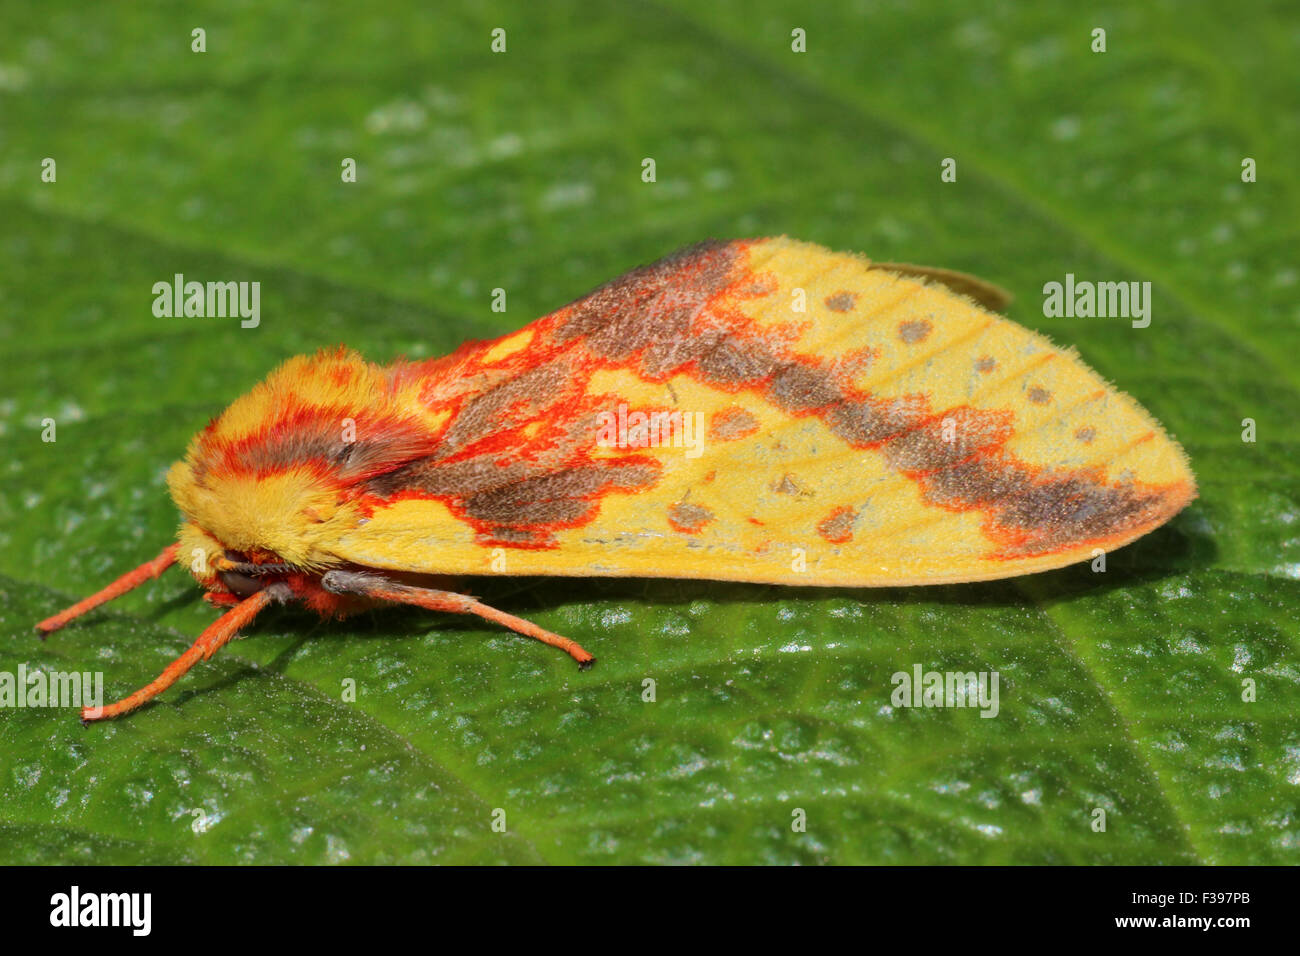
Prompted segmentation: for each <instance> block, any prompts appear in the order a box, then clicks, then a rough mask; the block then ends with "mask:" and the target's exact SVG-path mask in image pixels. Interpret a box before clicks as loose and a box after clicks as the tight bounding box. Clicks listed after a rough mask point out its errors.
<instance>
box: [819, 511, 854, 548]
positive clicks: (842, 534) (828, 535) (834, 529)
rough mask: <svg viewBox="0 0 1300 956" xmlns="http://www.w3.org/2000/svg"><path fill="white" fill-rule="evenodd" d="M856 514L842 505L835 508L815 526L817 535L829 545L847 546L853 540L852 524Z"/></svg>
mask: <svg viewBox="0 0 1300 956" xmlns="http://www.w3.org/2000/svg"><path fill="white" fill-rule="evenodd" d="M857 520H858V513H857V512H856V511H854V510H853V509H852V508H850V507H848V506H847V505H844V506H843V507H839V508H836V509H835V510H834V511H832V512H831V513H830V514H829V515H827V516H826V517H825V518H824V519H822V522H821V524H819V525H817V533H818V534H819V535H821V536H822V537H823V538H825V539H826V540H827V541H829V542H830V543H831V544H847V543H848V542H850V541H852V540H853V524H854V522H856V521H857Z"/></svg>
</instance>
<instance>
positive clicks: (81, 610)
mask: <svg viewBox="0 0 1300 956" xmlns="http://www.w3.org/2000/svg"><path fill="white" fill-rule="evenodd" d="M178 547H179V545H176V544H170V545H168V546H167V547H166V548H164V549H163V552H162V554H160V555H158V557H156V558H154V559H153V560H152V561H146V562H145V563H144V564H142V565H140V566H139V567H138V568H136V569H135V570H134V571H128V572H127V573H126V574H124V575H122V576H121V577H120V578H118V579H117V580H116V581H114V582H113V583H112V584H110V585H109V586H108V587H106V588H104V589H103V590H102V591H96V592H95V593H94V594H92V595H91V596H90V597H88V598H86V599H85V600H82V601H78V602H77V603H76V604H74V605H72V607H70V608H67V609H65V610H62V611H60V612H59V613H58V614H55V615H54V616H53V617H47V618H46V619H45V620H43V621H41V623H39V624H37V625H36V630H38V631H39V632H40V634H41V639H42V640H44V639H45V635H47V634H49V633H50V632H51V631H57V630H58V629H59V628H61V627H62V626H63V625H65V624H67V623H68V622H69V621H71V620H72V619H73V618H74V617H81V615H83V614H85V613H86V612H87V611H93V610H94V609H95V608H97V607H99V606H100V605H101V604H107V603H108V602H109V601H111V600H113V598H116V597H121V596H122V595H123V594H125V593H126V592H127V591H130V590H131V589H133V588H137V587H139V586H140V585H141V584H144V582H145V581H148V580H149V579H151V578H156V577H158V575H160V574H162V573H163V572H164V571H166V570H167V569H168V568H170V567H171V566H172V565H173V564H175V563H176V550H177V548H178Z"/></svg>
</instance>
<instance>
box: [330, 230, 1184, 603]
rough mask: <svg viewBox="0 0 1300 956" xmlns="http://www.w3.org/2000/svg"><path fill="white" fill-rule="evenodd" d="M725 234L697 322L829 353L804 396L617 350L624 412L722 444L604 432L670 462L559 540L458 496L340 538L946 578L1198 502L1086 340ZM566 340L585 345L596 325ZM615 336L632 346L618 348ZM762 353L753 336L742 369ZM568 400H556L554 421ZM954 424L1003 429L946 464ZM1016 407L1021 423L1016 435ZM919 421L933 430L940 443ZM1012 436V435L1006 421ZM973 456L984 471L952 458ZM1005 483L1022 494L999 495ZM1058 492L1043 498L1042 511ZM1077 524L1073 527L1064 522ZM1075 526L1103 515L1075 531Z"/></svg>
mask: <svg viewBox="0 0 1300 956" xmlns="http://www.w3.org/2000/svg"><path fill="white" fill-rule="evenodd" d="M723 248H724V249H725V250H728V255H730V256H731V259H730V260H729V265H728V268H727V271H726V275H725V277H724V278H722V279H717V278H710V280H709V284H707V288H706V289H705V293H707V294H705V293H700V295H699V296H697V299H695V300H692V299H690V297H689V296H687V297H685V301H691V302H692V305H691V308H692V309H693V312H692V314H691V315H690V316H689V318H690V325H689V326H688V327H686V329H685V330H684V331H681V325H680V322H679V323H678V325H676V326H673V328H676V329H678V330H679V331H678V333H677V334H681V335H696V336H700V335H707V334H708V333H709V332H710V331H711V330H713V331H716V330H718V329H724V328H725V329H727V330H729V331H728V333H727V334H728V335H729V336H730V338H728V339H724V341H728V342H733V343H740V342H742V341H752V342H755V343H761V348H762V350H764V351H762V352H761V354H762V355H764V356H766V355H769V354H777V353H779V354H780V355H782V356H786V357H787V358H786V359H783V361H785V362H786V365H780V366H776V367H778V368H786V367H787V365H788V364H789V362H790V361H791V360H790V359H789V358H788V357H789V356H794V357H797V359H798V362H799V363H801V364H800V365H799V366H798V368H799V369H800V370H805V369H806V370H807V371H806V373H805V374H804V376H803V378H802V379H800V388H802V389H803V391H802V392H800V393H799V396H800V397H798V398H795V399H790V398H789V397H788V395H787V393H785V392H778V391H777V390H776V387H775V386H774V385H772V384H771V382H770V380H769V381H768V382H767V384H754V383H753V382H749V381H748V380H742V378H741V377H739V373H736V372H735V371H734V369H732V368H730V367H728V369H727V374H730V375H731V376H732V377H731V378H730V379H723V378H720V377H719V376H720V375H721V374H722V373H718V374H715V375H714V376H713V377H712V378H710V377H709V376H708V375H703V374H701V372H700V371H699V369H700V368H702V367H704V366H705V364H706V363H707V360H706V359H699V360H697V361H695V362H694V363H687V364H685V365H683V366H682V367H681V368H678V369H675V370H673V369H671V368H670V371H669V372H668V373H667V374H651V373H648V372H647V368H648V367H649V361H650V360H649V359H646V358H644V356H643V355H642V354H641V353H638V354H637V356H633V357H631V358H629V359H628V360H626V361H623V362H618V361H610V360H608V359H601V360H600V361H595V360H593V361H592V362H591V363H589V365H588V366H583V374H585V375H587V376H588V377H587V379H586V383H587V385H586V387H587V390H588V392H590V394H592V395H593V396H597V395H598V396H606V397H608V400H609V401H610V402H611V403H613V404H611V408H612V407H613V405H614V404H617V403H622V404H623V405H624V406H626V407H627V408H630V409H660V410H669V411H677V412H682V413H685V414H686V415H689V416H692V419H691V420H692V422H693V423H696V424H698V425H699V426H701V429H700V433H699V434H698V437H699V438H700V439H701V440H702V442H701V445H700V447H699V448H698V449H693V448H689V447H681V445H680V444H677V445H672V446H667V447H665V446H660V447H636V448H627V447H618V446H612V447H611V446H609V445H606V444H594V443H593V444H592V445H591V447H589V448H588V449H587V450H586V451H585V452H584V453H583V454H584V456H585V459H584V460H587V461H589V462H595V463H597V464H599V463H601V462H617V461H620V460H624V459H626V460H632V459H636V460H641V461H644V460H647V459H652V460H653V461H655V462H657V463H658V473H657V478H656V480H655V481H654V482H653V484H652V486H650V487H648V488H644V489H640V490H628V491H626V492H625V491H621V490H618V489H614V490H605V491H602V492H601V493H600V494H599V495H598V496H596V497H595V498H594V499H593V500H594V503H595V507H594V513H593V514H591V515H589V516H587V518H585V519H584V520H583V521H582V522H581V523H577V524H575V526H572V527H557V528H555V529H553V531H552V532H551V533H550V534H548V535H547V537H546V538H545V540H542V541H536V540H534V541H531V542H529V543H527V544H525V545H519V544H516V543H514V542H512V541H509V540H506V539H502V540H493V539H492V536H491V535H486V536H485V534H484V531H483V527H482V525H481V524H480V525H476V524H475V523H473V522H471V521H467V520H466V516H465V514H464V511H463V509H461V508H459V506H458V505H457V502H456V501H455V500H450V499H447V498H446V497H441V498H432V497H425V498H410V497H408V498H402V497H401V496H394V498H393V500H391V501H388V502H384V503H381V504H380V505H378V506H376V507H374V508H373V510H372V512H371V514H370V515H369V517H368V519H366V520H364V521H363V523H360V524H358V525H357V526H356V527H354V528H352V529H351V530H348V531H346V532H344V533H342V534H341V535H340V536H339V537H338V538H337V540H335V541H333V542H332V544H331V550H332V551H333V553H334V554H335V555H336V556H337V557H338V558H339V559H340V560H343V561H349V562H353V563H356V564H360V565H365V566H369V567H375V568H387V569H394V570H404V571H426V572H429V573H440V574H487V573H493V572H503V571H504V572H506V573H512V574H536V575H629V576H654V577H695V578H714V579H726V580H739V581H756V582H772V583H782V584H808V585H851V586H885V585H912V584H934V583H943V582H957V581H976V580H984V579H990V578H1000V577H1006V576H1011V575H1017V574H1024V573H1027V572H1033V571H1041V570H1045V569H1049V568H1056V567H1060V566H1063V565H1067V564H1070V563H1073V562H1076V561H1080V560H1083V559H1087V558H1090V557H1092V556H1093V554H1094V550H1095V549H1097V548H1101V549H1106V550H1109V549H1112V548H1116V547H1119V546H1121V545H1123V544H1126V543H1128V542H1129V541H1131V540H1133V539H1134V538H1137V537H1139V536H1140V535H1142V534H1145V533H1146V532H1148V531H1150V530H1151V529H1152V528H1154V527H1156V526H1158V525H1159V524H1161V523H1163V522H1164V521H1165V520H1167V519H1168V518H1169V517H1170V516H1172V515H1173V514H1175V513H1176V512H1177V511H1178V510H1180V509H1181V508H1182V507H1183V506H1184V505H1186V503H1187V502H1188V501H1190V500H1191V499H1192V497H1194V487H1195V486H1194V479H1193V476H1192V473H1191V471H1190V469H1189V467H1188V463H1187V459H1186V457H1185V455H1184V454H1183V452H1182V450H1181V449H1180V448H1179V447H1178V445H1177V444H1176V443H1175V442H1173V441H1172V440H1171V439H1170V438H1169V437H1168V436H1167V435H1165V433H1164V432H1163V431H1162V430H1161V428H1160V426H1159V425H1158V424H1157V423H1156V422H1155V421H1154V420H1153V419H1152V418H1151V416H1150V415H1148V414H1147V413H1146V412H1145V411H1144V410H1143V409H1142V408H1141V407H1140V406H1138V405H1137V403H1136V402H1134V401H1133V400H1132V399H1130V398H1128V397H1127V396H1126V395H1124V394H1123V393H1121V392H1118V391H1116V390H1115V389H1113V388H1111V387H1110V386H1109V385H1107V383H1106V382H1105V381H1104V380H1103V379H1102V378H1101V377H1100V376H1098V375H1097V374H1096V373H1095V372H1093V371H1091V370H1090V369H1089V368H1087V367H1086V366H1085V365H1084V364H1083V363H1082V362H1081V361H1080V360H1079V358H1078V357H1077V356H1076V355H1075V354H1074V353H1073V352H1071V351H1066V350H1062V349H1058V348H1056V347H1055V346H1053V345H1052V344H1051V343H1050V342H1048V341H1047V340H1046V339H1045V338H1043V337H1041V336H1039V335H1036V334H1034V333H1033V332H1030V331H1029V330H1027V329H1025V328H1022V327H1020V326H1018V325H1016V324H1014V323H1012V322H1010V321H1008V320H1007V319H1005V318H1002V317H1000V316H997V315H995V314H993V313H991V312H988V311H985V310H984V309H982V308H981V307H979V306H978V305H976V304H975V303H974V302H973V301H972V300H970V299H967V298H965V297H963V296H959V295H957V294H954V293H953V292H952V291H950V290H949V289H948V288H946V287H945V286H944V285H941V284H938V282H937V281H930V282H925V281H920V280H919V279H918V278H914V277H911V276H905V275H898V274H895V273H893V272H891V271H889V270H888V269H886V268H882V267H876V268H872V267H870V263H869V262H868V261H867V260H866V259H863V258H860V257H856V256H850V255H839V254H833V253H831V252H828V251H826V250H824V249H822V248H820V247H817V246H814V245H810V244H807V243H800V242H794V241H790V240H786V239H776V240H760V241H754V242H748V243H733V244H729V245H728V246H726V247H723ZM711 254H712V253H711ZM899 268H907V269H909V270H914V267H899ZM673 269H676V270H677V272H676V273H674V272H673V271H672V270H673ZM675 274H676V275H680V277H681V278H680V281H681V282H683V283H686V282H694V283H696V285H697V286H699V285H701V284H704V280H702V279H700V276H699V274H700V270H699V269H696V268H695V267H694V265H693V263H692V260H690V259H689V258H683V259H680V260H678V261H676V262H675V263H674V264H673V266H672V269H668V270H665V271H664V272H663V276H662V279H661V280H660V281H661V284H662V285H663V286H664V290H661V291H660V292H658V293H656V295H657V296H658V298H655V299H653V300H648V299H647V297H646V295H643V294H642V291H643V286H644V282H647V281H649V280H643V285H642V286H635V287H632V291H627V290H622V291H620V290H619V289H613V290H611V291H609V292H607V293H605V298H606V299H609V300H610V302H609V303H608V304H609V306H610V307H611V308H624V307H625V308H627V309H641V310H645V312H646V316H647V318H646V321H647V322H651V321H653V322H658V323H660V324H661V325H662V326H663V327H664V328H667V327H668V320H667V319H665V318H664V316H668V318H669V319H671V318H672V316H674V315H679V313H680V310H678V312H674V311H673V309H675V308H677V305H678V304H679V303H678V302H677V300H676V299H674V298H673V297H672V295H671V292H672V290H671V288H669V287H670V286H671V284H672V283H673V282H674V281H677V280H674V278H673V277H674V275H675ZM943 274H944V273H943V272H942V270H935V271H934V272H932V273H929V274H928V276H925V277H928V278H930V279H932V280H938V279H940V278H941V277H942V275H943ZM923 278H924V277H923ZM653 288H658V287H657V286H656V287H653ZM638 290H642V291H638ZM599 295H601V293H600V292H599V291H598V292H597V293H594V294H593V297H592V298H591V300H583V301H584V302H588V301H597V300H595V297H596V296H599ZM620 295H622V296H623V297H624V302H622V303H621V302H620V300H619V298H618V296H620ZM600 302H604V300H598V303H600ZM647 303H649V304H647ZM701 303H703V304H701ZM800 305H802V310H801V309H800ZM581 307H582V303H581V302H580V303H575V305H574V306H569V307H566V309H563V310H560V312H557V313H554V314H553V315H552V316H548V317H547V318H545V319H542V320H539V321H538V323H535V324H534V326H530V327H529V328H528V329H525V330H523V331H521V332H517V333H514V334H512V335H510V336H507V337H505V338H503V339H501V340H499V341H498V342H497V343H490V344H489V345H488V346H487V347H486V348H485V351H484V352H483V353H482V356H481V360H482V361H483V362H484V363H487V365H488V366H490V365H491V364H492V363H495V362H505V361H514V362H518V361H519V360H520V357H521V356H524V357H527V356H528V355H530V354H534V353H535V354H536V355H537V356H538V360H539V361H540V360H541V356H543V355H544V354H545V355H552V354H554V353H553V352H550V353H544V352H543V351H542V350H543V349H545V348H547V347H548V346H549V347H551V348H554V347H555V343H556V341H557V336H559V335H560V333H559V332H557V330H563V329H565V328H567V327H569V326H565V325H564V323H565V322H570V323H572V322H574V321H576V320H575V319H574V318H573V316H575V315H577V314H578V313H579V312H581V311H582V308H581ZM655 309H659V310H661V311H660V312H655V311H653V310H655ZM588 311H590V309H589V310H588ZM584 314H585V313H584ZM592 327H593V328H595V327H596V326H594V325H593V326H592ZM592 334H595V333H592ZM565 341H566V342H569V343H571V346H570V347H571V348H574V349H577V348H581V347H582V341H583V340H582V339H581V338H570V339H568V340H565ZM656 341H657V342H660V341H662V337H661V338H660V339H658V340H656ZM604 347H605V349H606V353H604V354H606V355H608V354H609V350H610V349H611V348H612V346H610V345H609V343H608V342H607V343H606V344H605V346H604ZM758 348H759V346H753V347H752V348H751V350H750V351H751V352H753V353H754V354H759V353H758V352H755V351H754V350H755V349H758ZM742 351H743V350H741V349H740V346H739V345H738V344H737V345H736V346H735V347H734V348H732V359H731V361H732V365H733V366H734V365H735V364H736V362H737V361H738V360H737V359H735V356H736V355H742ZM712 354H713V355H714V357H715V358H716V356H717V355H718V354H720V353H718V352H716V351H715V352H714V353H712ZM664 367H668V366H662V365H661V366H659V367H657V368H658V369H659V370H662V368H664ZM737 383H740V384H737ZM819 388H820V389H827V388H830V389H834V390H836V394H837V395H839V396H841V399H842V400H843V401H844V402H848V401H849V398H848V397H852V398H853V401H855V402H856V403H857V405H856V406H855V407H858V408H860V409H863V410H865V411H863V412H862V415H864V416H865V415H868V414H870V415H874V416H876V417H875V418H874V419H868V420H867V424H866V425H863V426H861V429H865V430H869V429H870V428H871V427H874V426H878V425H880V423H881V422H882V421H884V420H885V419H886V418H888V417H889V416H891V415H894V414H895V413H896V414H897V415H899V416H903V417H902V418H900V419H899V420H900V421H903V422H904V424H905V426H906V427H905V429H904V433H900V434H894V435H891V436H889V437H887V438H885V439H883V440H880V441H875V440H872V439H873V435H871V434H867V433H866V431H861V430H860V431H859V432H854V431H852V429H851V428H850V426H847V425H841V426H839V427H832V426H831V424H829V423H831V422H833V421H835V419H834V418H833V417H831V416H830V415H829V414H828V413H827V412H826V411H825V409H824V408H823V409H821V410H819V411H810V410H809V409H808V408H805V407H802V406H801V405H800V404H799V403H800V402H801V401H802V400H803V398H802V396H803V395H805V394H811V393H813V392H815V391H816V389H819ZM503 407H504V406H503ZM512 407H513V406H512ZM428 412H429V409H424V410H423V412H422V414H425V415H427V414H428ZM547 415H548V412H547V410H545V409H544V408H543V409H542V410H541V411H540V412H539V413H538V417H539V420H540V421H539V427H541V426H544V425H545V424H546V419H547ZM907 416H910V417H907ZM945 416H946V418H945ZM890 420H891V421H892V419H890ZM945 421H946V422H947V427H948V429H949V430H950V431H953V432H959V431H960V430H961V429H962V428H963V427H970V426H969V425H968V424H967V423H970V422H974V423H976V427H978V428H979V429H983V430H984V432H985V433H986V434H984V435H982V436H981V440H984V439H987V440H986V441H985V444H984V445H983V446H980V448H979V449H975V450H973V451H972V453H971V454H970V455H966V456H962V457H961V458H960V460H950V459H948V458H945V457H944V452H943V449H942V446H940V445H938V444H936V443H937V442H941V441H945V440H948V438H947V437H946V436H947V432H945V431H944V429H945ZM999 423H1005V431H996V429H997V428H998V427H1001V426H1000V425H999ZM588 427H590V423H588ZM855 427H857V426H855ZM908 430H910V431H912V432H913V433H917V434H919V433H920V432H924V433H925V435H926V436H929V437H926V440H925V442H922V443H919V444H917V443H916V442H915V441H914V439H916V434H913V435H912V436H911V437H910V438H909V437H908V436H907V434H905V432H906V431H908ZM536 432H537V428H534V430H533V432H532V433H529V437H530V438H531V437H532V435H533V434H535V433H536ZM995 432H996V436H997V437H996V440H995V439H994V438H993V437H989V436H994V435H995ZM680 434H681V433H680V432H679V433H678V435H679V437H680ZM686 437H689V435H688V436H686ZM954 440H957V441H960V440H961V439H960V438H956V439H954ZM909 442H911V444H909ZM972 448H973V446H972ZM498 460H500V459H498ZM953 464H960V465H961V469H959V470H958V471H959V472H960V474H961V475H963V476H964V477H961V478H959V477H957V474H958V472H953V471H951V470H949V471H945V469H946V468H948V467H949V466H951V465H953ZM963 482H964V483H963ZM1044 482H1048V483H1051V482H1055V484H1054V485H1052V489H1055V490H1044V488H1045V487H1046V486H1045V485H1044V484H1043V483H1044ZM1070 482H1073V483H1074V484H1070ZM1031 485H1032V487H1031ZM1004 486H1006V487H1008V488H1012V489H1018V490H1012V491H1008V493H1007V495H1006V496H1005V497H1004V498H1002V499H999V498H997V496H996V492H997V490H998V489H1000V488H1002V487H1004ZM1035 489H1036V490H1035ZM1072 489H1074V490H1077V494H1074V495H1073V497H1072V496H1071V493H1072ZM1126 496H1127V497H1126ZM1040 505H1041V508H1040V510H1041V512H1042V513H1041V514H1037V515H1034V514H1026V513H1025V512H1026V510H1027V509H1030V510H1032V507H1035V506H1040ZM1107 508H1109V509H1111V510H1110V511H1109V512H1106V511H1105V509H1107ZM1087 509H1093V511H1094V512H1095V514H1094V513H1090V512H1088V511H1087ZM1108 514H1109V515H1111V517H1109V518H1108V517H1107V515H1108ZM1054 521H1056V522H1058V523H1063V524H1062V528H1063V529H1064V530H1053V529H1052V528H1051V524H1052V522H1054ZM1035 522H1041V527H1035ZM1068 522H1073V524H1072V525H1070V528H1077V529H1081V530H1079V531H1077V532H1075V531H1071V530H1069V528H1065V524H1064V523H1068ZM1026 541H1027V542H1031V543H1030V544H1025V543H1023V542H1026ZM1017 542H1022V543H1017ZM1032 542H1038V543H1037V544H1032Z"/></svg>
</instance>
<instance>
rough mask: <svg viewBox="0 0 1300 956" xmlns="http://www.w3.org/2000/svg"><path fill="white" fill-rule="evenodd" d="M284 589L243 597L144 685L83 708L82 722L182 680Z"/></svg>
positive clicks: (117, 711) (127, 707)
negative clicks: (112, 701)
mask: <svg viewBox="0 0 1300 956" xmlns="http://www.w3.org/2000/svg"><path fill="white" fill-rule="evenodd" d="M284 593H285V592H283V591H282V590H281V589H280V587H278V586H274V585H273V586H271V587H267V588H263V589H262V590H260V591H257V592H255V593H254V594H253V595H252V596H251V597H248V598H245V599H244V600H243V601H240V602H239V603H238V604H236V605H235V606H234V607H232V608H231V609H230V610H229V611H227V612H226V613H225V614H223V615H221V617H219V618H217V619H216V620H215V621H213V622H212V623H211V624H209V625H208V627H207V629H206V630H204V632H203V633H202V634H200V635H199V639H198V640H197V641H195V642H194V643H193V644H192V645H190V649H189V650H187V651H186V652H185V653H184V654H182V655H181V656H180V657H178V658H176V660H174V661H172V662H171V663H170V664H168V665H167V667H166V669H165V670H164V671H163V672H162V673H161V674H159V675H158V676H157V677H156V678H155V679H154V680H153V681H151V682H150V683H148V684H146V685H145V686H144V687H141V688H140V689H139V690H138V691H136V692H135V693H134V694H132V695H131V696H130V697H123V698H122V699H121V700H119V701H118V702H117V703H116V704H109V705H108V706H107V707H83V708H81V722H82V723H90V722H91V721H92V720H104V719H105V718H108V717H117V716H120V715H121V714H125V713H128V712H130V711H132V710H135V709H136V708H137V707H139V706H140V705H141V704H143V703H145V702H146V701H148V700H151V699H153V698H154V697H157V696H158V695H159V694H161V693H162V692H163V691H165V690H166V689H167V688H168V687H171V686H172V684H174V683H176V682H177V681H178V680H180V678H181V677H183V676H184V675H185V672H186V671H188V670H189V669H190V668H191V667H193V666H194V665H195V664H197V663H198V662H199V661H201V660H203V661H206V660H207V659H208V658H210V657H211V656H212V655H213V654H215V653H216V652H217V651H218V650H220V649H221V648H222V647H223V646H225V645H226V644H227V643H228V642H229V641H230V639H231V638H233V637H234V636H235V635H236V634H238V633H239V631H240V629H241V628H243V627H244V626H245V625H246V624H248V622H249V621H251V620H252V619H253V618H254V617H256V616H257V613H258V612H259V611H261V610H262V609H263V608H264V607H266V606H267V605H268V604H270V603H271V602H272V601H273V600H277V599H279V598H280V597H283V596H284Z"/></svg>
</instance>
